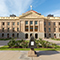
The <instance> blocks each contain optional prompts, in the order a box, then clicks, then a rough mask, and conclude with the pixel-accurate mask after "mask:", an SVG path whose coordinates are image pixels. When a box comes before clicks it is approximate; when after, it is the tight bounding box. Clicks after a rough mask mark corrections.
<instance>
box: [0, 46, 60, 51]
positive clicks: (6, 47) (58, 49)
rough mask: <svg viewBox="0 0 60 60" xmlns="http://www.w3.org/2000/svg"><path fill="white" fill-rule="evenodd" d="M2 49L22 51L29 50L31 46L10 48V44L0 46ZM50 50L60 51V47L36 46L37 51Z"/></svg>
mask: <svg viewBox="0 0 60 60" xmlns="http://www.w3.org/2000/svg"><path fill="white" fill-rule="evenodd" d="M0 50H20V51H29V50H30V48H8V46H3V47H0ZM47 50H48V51H49V50H52V51H54V50H55V51H60V47H59V48H54V49H53V48H35V51H47Z"/></svg>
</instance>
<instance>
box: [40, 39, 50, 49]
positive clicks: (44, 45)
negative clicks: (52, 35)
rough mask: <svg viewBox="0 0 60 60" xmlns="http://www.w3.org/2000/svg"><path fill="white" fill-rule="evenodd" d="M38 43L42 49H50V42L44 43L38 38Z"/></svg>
mask: <svg viewBox="0 0 60 60" xmlns="http://www.w3.org/2000/svg"><path fill="white" fill-rule="evenodd" d="M39 42H40V44H41V46H42V47H43V48H48V47H50V42H48V41H44V40H42V39H41V38H39Z"/></svg>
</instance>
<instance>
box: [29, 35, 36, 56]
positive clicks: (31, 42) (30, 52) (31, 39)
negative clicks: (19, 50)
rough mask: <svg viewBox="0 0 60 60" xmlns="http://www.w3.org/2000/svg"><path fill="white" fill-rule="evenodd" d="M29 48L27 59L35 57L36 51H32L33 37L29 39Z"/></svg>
mask: <svg viewBox="0 0 60 60" xmlns="http://www.w3.org/2000/svg"><path fill="white" fill-rule="evenodd" d="M29 48H30V51H29V52H28V57H37V54H36V51H34V48H36V43H35V39H34V37H33V36H31V38H30V42H29Z"/></svg>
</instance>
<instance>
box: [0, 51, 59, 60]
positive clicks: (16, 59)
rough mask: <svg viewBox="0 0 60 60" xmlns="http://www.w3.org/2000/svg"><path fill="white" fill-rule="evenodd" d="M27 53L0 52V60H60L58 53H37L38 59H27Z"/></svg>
mask: <svg viewBox="0 0 60 60" xmlns="http://www.w3.org/2000/svg"><path fill="white" fill-rule="evenodd" d="M27 54H28V51H0V60H60V51H39V52H37V55H38V57H28V56H27Z"/></svg>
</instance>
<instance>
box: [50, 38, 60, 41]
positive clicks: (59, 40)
mask: <svg viewBox="0 0 60 60" xmlns="http://www.w3.org/2000/svg"><path fill="white" fill-rule="evenodd" d="M51 39H52V40H56V41H60V39H55V38H51Z"/></svg>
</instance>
